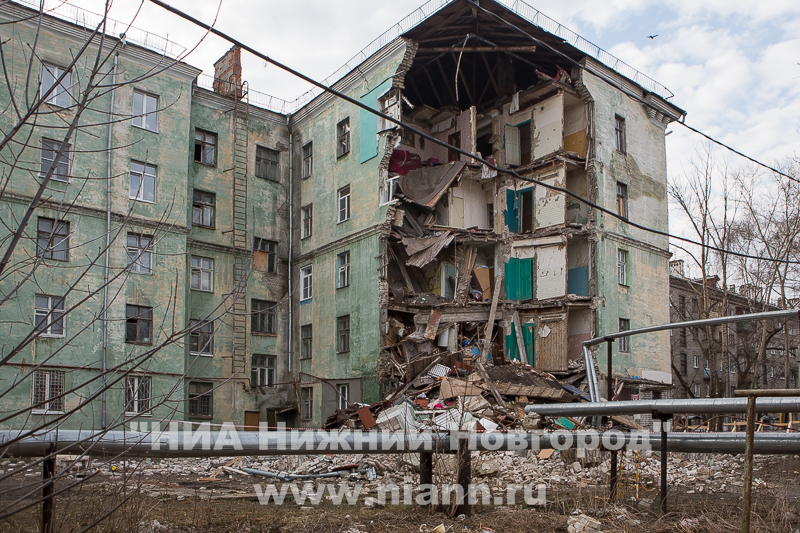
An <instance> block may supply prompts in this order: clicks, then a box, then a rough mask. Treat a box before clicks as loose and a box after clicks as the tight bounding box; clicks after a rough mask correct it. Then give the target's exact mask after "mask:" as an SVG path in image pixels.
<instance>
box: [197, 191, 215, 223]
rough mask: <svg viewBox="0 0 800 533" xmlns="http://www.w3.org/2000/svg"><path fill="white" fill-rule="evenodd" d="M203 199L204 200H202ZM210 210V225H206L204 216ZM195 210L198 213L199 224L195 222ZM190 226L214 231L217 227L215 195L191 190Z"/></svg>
mask: <svg viewBox="0 0 800 533" xmlns="http://www.w3.org/2000/svg"><path fill="white" fill-rule="evenodd" d="M204 197H205V198H204ZM209 209H210V212H211V223H210V224H206V223H205V222H207V220H206V214H207V213H208V210H209ZM195 210H199V211H197V212H199V213H200V222H199V223H198V222H195V212H196V211H195ZM192 226H194V227H198V228H206V229H215V228H216V227H217V194H216V193H213V192H208V191H203V190H200V189H192Z"/></svg>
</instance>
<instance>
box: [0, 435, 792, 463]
mask: <svg viewBox="0 0 800 533" xmlns="http://www.w3.org/2000/svg"><path fill="white" fill-rule="evenodd" d="M19 433H20V432H19V431H11V430H2V431H0V450H2V452H3V454H4V456H5V457H11V456H13V457H42V456H45V455H48V454H49V453H58V454H72V455H76V454H80V453H83V452H86V453H87V454H88V455H91V456H103V457H106V458H119V459H122V458H131V457H173V458H176V457H232V456H269V455H307V454H363V453H369V454H387V453H421V452H440V453H455V452H456V451H457V449H458V438H459V437H462V438H465V439H469V441H470V448H471V449H474V450H487V451H495V450H497V451H506V450H540V449H549V448H555V449H567V448H583V449H597V448H599V447H600V445H601V443H602V445H604V446H605V449H609V448H611V447H612V446H617V447H618V448H621V447H623V446H624V447H625V449H636V450H643V449H658V446H659V443H660V439H661V435H660V434H659V433H649V432H631V433H623V432H621V431H616V430H611V431H606V432H597V431H575V432H569V431H555V432H527V433H501V432H493V433H474V432H458V433H453V434H452V435H451V433H450V432H441V433H426V432H392V433H390V432H380V431H373V432H349V431H348V432H327V431H318V430H314V431H308V432H303V431H259V432H241V433H238V434H237V435H236V439H235V440H234V442H236V445H233V444H232V441H231V433H230V432H225V431H211V432H208V434H207V438H208V440H207V441H203V439H202V438H199V439H195V438H194V437H197V436H198V435H200V434H198V433H194V434H192V433H189V432H187V433H184V432H177V434H173V435H171V436H167V434H165V433H162V434H158V435H155V436H154V435H151V434H148V433H139V432H136V433H132V432H124V431H109V432H107V433H105V434H95V433H93V432H91V431H78V430H66V431H58V432H46V433H43V434H41V435H34V436H25V437H24V438H22V439H20V440H18V441H16V442H13V443H11V444H8V445H6V444H5V443H7V442H9V441H11V440H12V439H15V438H16V437H17V436H18V435H19ZM451 437H452V438H451ZM153 439H155V440H156V441H157V442H158V445H157V446H155V447H154V443H153ZM170 439H172V442H173V444H172V447H170ZM667 439H668V446H669V450H670V451H672V452H687V453H743V452H744V450H745V435H744V434H743V433H669V434H668V437H667ZM754 451H755V453H757V454H795V453H800V434H797V433H759V434H757V435H756V436H755V448H754Z"/></svg>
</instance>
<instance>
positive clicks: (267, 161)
mask: <svg viewBox="0 0 800 533" xmlns="http://www.w3.org/2000/svg"><path fill="white" fill-rule="evenodd" d="M279 157H280V154H279V153H278V151H277V150H271V149H269V148H265V147H263V146H256V177H257V178H264V179H266V180H270V181H280V178H279V176H278V162H279Z"/></svg>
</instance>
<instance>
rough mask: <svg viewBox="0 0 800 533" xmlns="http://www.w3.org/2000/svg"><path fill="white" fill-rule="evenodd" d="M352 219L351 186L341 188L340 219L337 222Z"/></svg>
mask: <svg viewBox="0 0 800 533" xmlns="http://www.w3.org/2000/svg"><path fill="white" fill-rule="evenodd" d="M345 220H350V186H349V185H348V186H347V187H342V188H341V189H339V219H338V220H337V223H341V222H344V221H345Z"/></svg>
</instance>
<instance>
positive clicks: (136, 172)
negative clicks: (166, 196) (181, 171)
mask: <svg viewBox="0 0 800 533" xmlns="http://www.w3.org/2000/svg"><path fill="white" fill-rule="evenodd" d="M139 167H141V168H139ZM134 176H135V177H136V179H138V180H139V185H138V186H137V187H136V188H135V189H134V187H133V178H134ZM157 177H158V167H155V166H153V165H148V164H147V163H142V162H140V161H131V172H130V179H129V180H128V182H129V183H128V185H129V192H128V198H130V199H131V200H134V201H137V202H145V203H148V204H154V203H156V198H157V195H156V179H157ZM145 181H148V182H149V181H152V183H153V187H152V189H153V199H152V200H150V199H147V198H145V186H144V184H145Z"/></svg>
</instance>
